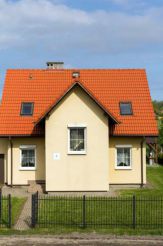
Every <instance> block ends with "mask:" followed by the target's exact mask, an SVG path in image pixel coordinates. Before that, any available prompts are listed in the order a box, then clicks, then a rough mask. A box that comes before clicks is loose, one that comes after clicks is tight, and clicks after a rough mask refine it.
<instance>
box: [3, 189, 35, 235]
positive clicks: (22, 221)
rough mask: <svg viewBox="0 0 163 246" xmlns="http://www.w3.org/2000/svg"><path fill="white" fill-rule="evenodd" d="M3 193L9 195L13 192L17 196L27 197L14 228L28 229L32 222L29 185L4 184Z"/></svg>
mask: <svg viewBox="0 0 163 246" xmlns="http://www.w3.org/2000/svg"><path fill="white" fill-rule="evenodd" d="M2 194H3V195H4V196H7V195H8V194H11V195H12V196H15V197H26V198H27V201H26V202H25V204H24V207H23V209H22V211H21V214H20V215H19V218H18V220H17V222H16V224H15V225H14V229H16V230H28V229H29V228H30V224H31V195H32V194H30V193H28V192H27V187H13V188H11V187H9V186H3V188H2Z"/></svg>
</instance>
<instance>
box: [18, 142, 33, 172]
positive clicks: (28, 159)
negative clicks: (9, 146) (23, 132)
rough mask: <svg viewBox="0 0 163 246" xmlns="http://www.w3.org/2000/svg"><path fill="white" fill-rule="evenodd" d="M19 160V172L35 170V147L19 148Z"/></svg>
mask: <svg viewBox="0 0 163 246" xmlns="http://www.w3.org/2000/svg"><path fill="white" fill-rule="evenodd" d="M20 151H21V160H20V162H21V163H20V164H21V166H20V170H35V168H36V146H33V145H27V146H20Z"/></svg>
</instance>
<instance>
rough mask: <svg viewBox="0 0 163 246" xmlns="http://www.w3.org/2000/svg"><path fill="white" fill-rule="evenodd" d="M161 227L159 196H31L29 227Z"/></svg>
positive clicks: (162, 205)
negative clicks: (30, 225)
mask: <svg viewBox="0 0 163 246" xmlns="http://www.w3.org/2000/svg"><path fill="white" fill-rule="evenodd" d="M36 226H37V227H43V228H47V227H70V228H73V227H74V228H115V227H117V228H133V229H135V228H142V229H150V228H153V229H156V228H163V197H136V196H133V197H98V196H96V197H86V196H83V197H77V196H76V197H68V196H66V197H64V196H53V197H52V196H39V195H38V193H36V194H34V195H33V196H32V227H36Z"/></svg>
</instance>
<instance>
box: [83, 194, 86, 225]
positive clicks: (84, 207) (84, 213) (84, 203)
mask: <svg viewBox="0 0 163 246" xmlns="http://www.w3.org/2000/svg"><path fill="white" fill-rule="evenodd" d="M84 228H86V197H85V195H84V196H83V229H84Z"/></svg>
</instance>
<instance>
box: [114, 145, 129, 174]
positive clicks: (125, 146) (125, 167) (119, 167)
mask: <svg viewBox="0 0 163 246" xmlns="http://www.w3.org/2000/svg"><path fill="white" fill-rule="evenodd" d="M118 148H122V149H123V148H129V149H130V166H118V165H117V164H118V162H117V160H118V159H117V149H118ZM132 165H133V163H132V145H116V146H115V169H117V170H131V169H132Z"/></svg>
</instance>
